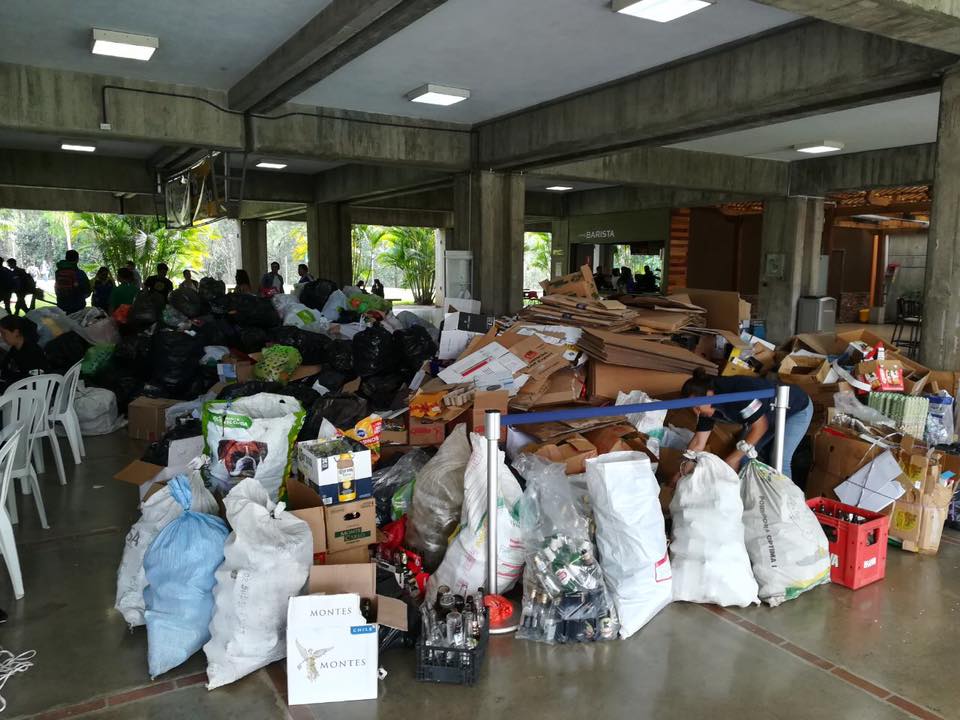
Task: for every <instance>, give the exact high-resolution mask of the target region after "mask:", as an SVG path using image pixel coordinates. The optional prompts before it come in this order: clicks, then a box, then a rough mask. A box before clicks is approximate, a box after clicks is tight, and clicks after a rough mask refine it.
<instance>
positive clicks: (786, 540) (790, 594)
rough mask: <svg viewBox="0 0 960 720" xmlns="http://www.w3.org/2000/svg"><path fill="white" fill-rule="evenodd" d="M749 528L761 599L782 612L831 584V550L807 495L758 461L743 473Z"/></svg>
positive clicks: (749, 546)
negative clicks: (796, 600)
mask: <svg viewBox="0 0 960 720" xmlns="http://www.w3.org/2000/svg"><path fill="white" fill-rule="evenodd" d="M740 482H741V484H740V495H741V497H742V499H743V524H744V527H745V528H746V545H747V553H748V554H749V555H750V562H751V563H752V564H753V575H754V577H755V578H756V580H757V583H758V584H759V586H760V592H759V595H760V599H761V600H763V602H765V603H767V604H768V605H770V607H776V606H777V605H779V604H780V603H782V602H785V601H787V600H793V599H794V598H796V597H798V596H799V595H800V594H801V593H804V592H806V591H807V590H810V589H811V588H814V587H816V586H817V585H821V584H823V583H827V582H830V545H829V543H828V542H827V536H826V534H825V533H824V532H823V528H822V527H821V526H820V521H819V520H817V516H816V515H814V514H813V511H812V510H811V509H810V508H808V507H807V503H806V499H805V498H804V495H803V490H801V489H800V488H799V487H797V486H796V485H794V484H793V481H792V480H791V479H790V478H788V477H787V476H786V475H782V474H780V473H778V472H777V471H776V470H775V469H774V468H772V467H770V466H769V465H765V464H763V463H762V462H760V461H758V460H751V461H750V462H748V463H747V465H746V466H745V467H744V468H743V470H741V471H740Z"/></svg>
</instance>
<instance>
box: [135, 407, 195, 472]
mask: <svg viewBox="0 0 960 720" xmlns="http://www.w3.org/2000/svg"><path fill="white" fill-rule="evenodd" d="M201 435H203V428H202V426H201V424H200V420H199V419H198V418H190V419H189V420H186V421H185V422H181V423H177V424H176V425H174V426H173V427H172V428H170V430H168V431H167V433H166V434H165V435H164V436H163V437H162V438H160V439H159V440H158V441H157V442H153V443H150V444H149V445H147V449H146V450H144V452H143V456H142V457H141V458H140V459H141V460H142V461H143V462H148V463H153V464H154V465H160V466H162V467H166V466H167V463H169V462H170V443H171V442H173V441H174V440H184V439H186V438H192V437H199V436H201Z"/></svg>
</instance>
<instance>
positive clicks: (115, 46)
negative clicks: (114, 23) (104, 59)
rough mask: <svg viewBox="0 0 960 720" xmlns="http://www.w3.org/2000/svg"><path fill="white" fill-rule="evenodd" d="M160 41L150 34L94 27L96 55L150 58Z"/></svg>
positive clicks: (133, 58)
mask: <svg viewBox="0 0 960 720" xmlns="http://www.w3.org/2000/svg"><path fill="white" fill-rule="evenodd" d="M159 45H160V41H159V40H158V39H157V38H155V37H150V36H149V35H133V34H131V33H122V32H114V31H113V30H99V29H97V28H94V29H93V47H91V48H90V51H91V52H92V53H93V54H94V55H110V56H111V57H120V58H128V59H130V60H144V61H146V60H149V59H150V58H151V57H153V54H154V53H155V52H156V51H157V47H158V46H159Z"/></svg>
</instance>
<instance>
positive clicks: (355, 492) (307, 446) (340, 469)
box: [297, 438, 373, 505]
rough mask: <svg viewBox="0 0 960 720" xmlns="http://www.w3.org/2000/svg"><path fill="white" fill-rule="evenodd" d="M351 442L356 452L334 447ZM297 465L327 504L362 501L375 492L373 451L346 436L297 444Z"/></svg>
mask: <svg viewBox="0 0 960 720" xmlns="http://www.w3.org/2000/svg"><path fill="white" fill-rule="evenodd" d="M344 442H349V443H350V446H351V447H353V448H354V450H353V452H346V453H341V452H335V451H334V450H332V449H331V447H332V446H338V447H339V446H342V444H343V443H344ZM297 467H298V469H299V470H300V472H301V473H302V474H303V477H304V478H305V479H306V481H307V484H308V485H310V487H311V488H312V489H313V490H315V491H316V492H317V493H318V494H319V495H320V497H321V499H322V501H323V504H324V505H336V504H337V503H345V502H352V501H354V500H363V499H364V498H368V497H371V496H372V495H373V459H372V457H371V454H370V451H369V450H366V449H364V447H363V446H362V445H361V444H360V443H358V442H354V441H350V440H348V439H347V438H337V439H336V440H333V441H325V440H308V441H306V442H301V443H297Z"/></svg>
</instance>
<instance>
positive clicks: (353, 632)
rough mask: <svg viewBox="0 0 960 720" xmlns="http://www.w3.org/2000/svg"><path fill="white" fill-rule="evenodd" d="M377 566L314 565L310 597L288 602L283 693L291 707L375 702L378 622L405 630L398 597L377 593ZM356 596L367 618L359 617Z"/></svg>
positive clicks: (405, 618) (405, 626) (405, 611)
mask: <svg viewBox="0 0 960 720" xmlns="http://www.w3.org/2000/svg"><path fill="white" fill-rule="evenodd" d="M376 573H377V566H376V565H375V564H373V563H366V564H363V565H315V566H314V567H313V568H311V570H310V579H309V581H308V584H307V592H308V593H309V595H304V596H301V597H294V598H290V602H289V605H288V606H287V650H288V652H287V697H288V702H289V703H290V704H291V705H305V704H308V703H327V702H345V701H349V700H375V699H376V698H377V679H378V671H379V666H380V663H379V657H378V643H379V626H380V625H386V626H388V627H391V628H395V629H397V630H403V631H406V630H407V607H406V605H405V604H404V603H403V601H402V600H397V599H396V598H388V597H384V596H381V595H377V593H376V577H377V575H376ZM361 600H366V601H369V603H370V608H371V611H372V616H371V617H369V619H367V618H364V617H363V615H362V614H361V612H360V603H361Z"/></svg>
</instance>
